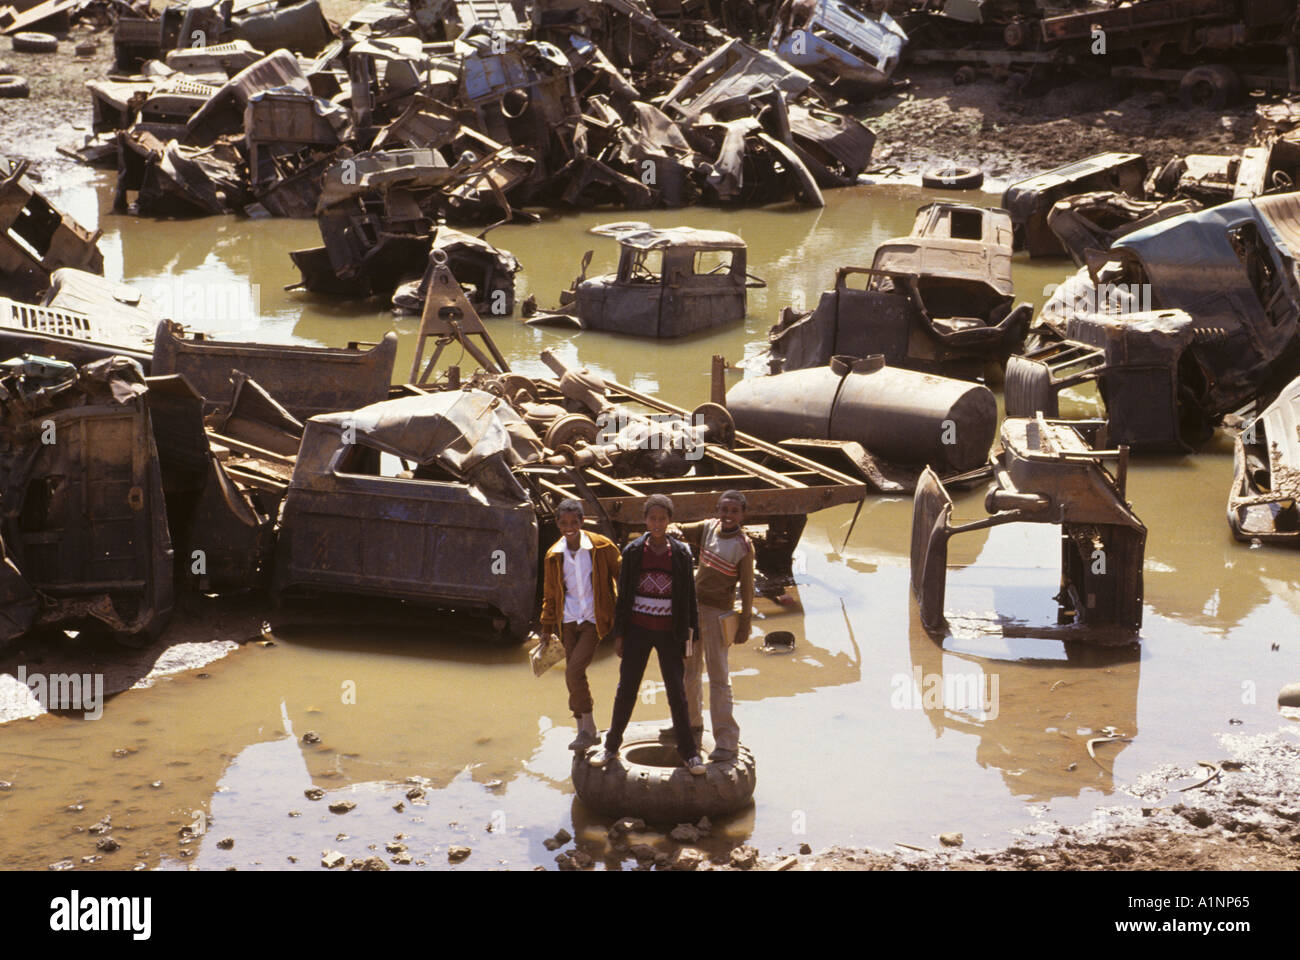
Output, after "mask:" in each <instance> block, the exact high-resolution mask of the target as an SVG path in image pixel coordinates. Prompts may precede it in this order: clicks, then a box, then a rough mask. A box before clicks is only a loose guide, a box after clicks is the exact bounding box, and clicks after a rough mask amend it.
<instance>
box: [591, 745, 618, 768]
mask: <svg viewBox="0 0 1300 960" xmlns="http://www.w3.org/2000/svg"><path fill="white" fill-rule="evenodd" d="M617 759H618V751H617V750H604V749H601V750H597V751H596V752H595V753H594V754H592V755H591V757H590V758H588V760H587V762H588V763H589V764H591V765H592V766H593V767H603V766H605V764H607V763H609V762H610V761H611V760H617Z"/></svg>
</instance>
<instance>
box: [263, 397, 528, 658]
mask: <svg viewBox="0 0 1300 960" xmlns="http://www.w3.org/2000/svg"><path fill="white" fill-rule="evenodd" d="M494 402H495V403H499V401H496V400H494V398H493V397H491V395H488V394H481V393H478V392H474V391H471V392H467V393H459V392H457V393H449V394H445V395H437V394H426V395H422V396H414V397H407V398H405V399H401V400H393V401H386V402H385V403H380V404H375V405H373V406H371V407H369V408H365V409H362V410H358V411H355V412H354V413H349V414H345V415H335V416H319V417H314V418H313V419H312V420H310V421H309V422H308V423H307V429H306V432H305V434H304V436H303V443H302V450H301V453H300V454H299V456H298V459H297V465H296V466H295V468H294V474H293V482H292V483H291V484H290V487H289V490H288V492H287V493H286V495H285V499H284V505H283V509H282V512H281V522H280V526H281V531H280V538H279V542H278V544H277V558H276V568H275V589H276V591H277V592H279V593H286V592H296V591H302V590H311V589H316V590H327V591H331V592H336V591H340V590H341V591H345V592H349V593H359V594H366V595H372V596H382V597H391V598H396V599H403V600H409V601H415V602H419V603H422V604H426V605H432V606H446V607H452V608H457V609H462V610H470V611H482V612H486V613H488V614H489V615H492V616H495V617H498V618H501V619H504V621H505V632H506V633H507V634H508V635H509V636H511V637H513V638H515V639H522V637H523V636H524V634H525V633H526V632H527V629H528V624H529V621H530V620H531V618H532V614H533V605H534V602H535V598H536V576H537V568H538V531H537V517H536V514H535V512H534V508H533V505H532V503H531V502H530V500H529V499H528V495H527V493H526V492H525V490H524V489H523V488H522V487H520V486H519V485H518V483H517V482H505V481H506V480H507V478H509V479H510V480H511V481H512V475H511V474H510V473H509V471H508V469H507V470H505V472H504V473H502V472H501V470H502V467H504V466H505V464H506V461H505V460H503V457H504V455H505V454H506V453H508V452H509V451H510V450H511V449H513V448H512V445H511V442H510V440H509V438H508V437H507V431H506V429H505V427H504V424H502V423H501V422H499V421H498V419H496V418H494V417H491V416H488V417H484V414H486V413H487V412H488V411H489V410H490V409H492V407H491V406H490V404H492V403H494ZM462 403H469V404H471V405H473V406H474V407H475V408H476V409H477V410H479V411H480V413H479V414H478V415H477V416H474V415H473V414H469V415H468V416H469V419H465V417H463V416H459V415H457V414H456V413H455V408H456V405H457V404H462ZM470 424H474V427H473V429H474V430H475V431H476V432H474V433H472V432H469V431H470ZM416 427H419V429H416ZM485 427H486V428H487V430H488V432H487V433H486V434H485V433H484V428H485ZM493 431H495V436H496V439H495V441H493V439H492V434H493ZM485 450H486V451H488V452H487V453H486V455H484V453H485ZM381 452H382V453H384V454H388V455H389V456H392V457H400V458H402V459H403V460H411V461H414V463H415V464H417V466H416V468H415V469H414V470H413V471H411V470H406V471H400V473H399V475H387V476H385V475H381V470H382V469H383V467H382V464H383V461H382V460H381ZM511 485H513V488H514V490H513V493H512V492H511V491H510V489H509V487H510V486H511Z"/></svg>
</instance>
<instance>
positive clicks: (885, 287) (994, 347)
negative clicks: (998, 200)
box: [768, 202, 1033, 379]
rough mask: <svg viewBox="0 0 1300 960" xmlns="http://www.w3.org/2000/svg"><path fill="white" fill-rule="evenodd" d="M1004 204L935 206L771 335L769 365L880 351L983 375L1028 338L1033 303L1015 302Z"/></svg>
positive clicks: (913, 364)
mask: <svg viewBox="0 0 1300 960" xmlns="http://www.w3.org/2000/svg"><path fill="white" fill-rule="evenodd" d="M1013 293H1014V289H1013V286H1012V281H1011V218H1010V216H1009V215H1008V214H1007V212H1006V211H1005V210H996V209H994V210H990V209H986V208H983V207H976V206H972V205H970V204H964V203H946V202H943V203H931V204H927V205H926V206H923V207H921V208H920V209H919V210H917V212H916V220H915V222H914V223H913V225H912V232H911V233H910V234H909V235H908V236H906V237H898V238H896V239H893V240H887V241H885V242H884V243H882V244H881V245H880V246H879V247H877V248H876V253H875V256H874V258H873V259H872V262H871V267H870V268H869V269H868V268H864V267H841V268H840V269H839V270H838V271H837V273H836V275H835V287H834V288H833V289H832V290H828V291H826V292H825V293H823V294H822V297H821V300H820V302H819V303H818V304H817V308H816V309H815V310H814V311H813V312H812V313H811V314H809V315H806V316H800V315H799V314H798V313H797V312H795V311H793V310H791V309H789V308H787V309H786V310H785V311H784V312H783V313H782V316H781V319H780V320H779V321H778V323H777V324H776V325H775V326H774V327H773V328H772V330H771V331H770V332H769V334H768V344H769V347H768V357H769V367H770V369H771V372H773V373H778V372H781V371H783V370H798V369H802V368H805V367H814V366H820V365H821V364H825V363H828V362H830V359H831V357H832V356H835V355H843V356H851V357H865V356H869V355H871V354H877V353H878V354H881V355H882V356H883V357H884V358H885V362H886V363H888V364H889V365H890V366H897V367H907V368H909V369H912V370H921V371H923V372H927V373H938V374H942V375H943V376H952V377H963V378H967V379H976V378H978V377H979V376H981V375H983V373H984V372H985V369H986V367H987V366H988V365H989V364H990V363H995V364H1002V363H1005V361H1006V358H1007V357H1008V356H1009V355H1010V354H1012V353H1013V352H1015V351H1017V350H1019V349H1020V347H1021V345H1022V344H1023V343H1024V338H1025V334H1026V332H1027V331H1028V329H1029V321H1030V319H1031V317H1032V313H1033V309H1032V307H1031V306H1030V305H1029V304H1028V303H1022V304H1020V305H1018V306H1017V305H1016V304H1015V302H1014V298H1013Z"/></svg>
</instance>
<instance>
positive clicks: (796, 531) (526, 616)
mask: <svg viewBox="0 0 1300 960" xmlns="http://www.w3.org/2000/svg"><path fill="white" fill-rule="evenodd" d="M85 277H89V281H86V280H85ZM61 280H62V281H63V283H62V286H63V287H64V289H65V290H67V289H70V288H73V289H76V290H80V291H81V295H82V296H83V297H89V298H91V299H94V298H95V297H98V298H99V299H100V300H103V299H104V298H105V297H110V296H112V295H113V293H114V292H113V291H108V292H106V291H105V289H104V288H103V283H104V282H103V281H102V278H95V277H93V276H92V275H88V274H86V275H84V276H83V278H82V280H75V279H73V278H71V277H69V276H68V275H67V274H64V275H63V276H62V277H61ZM96 280H98V281H99V284H98V285H97V284H96V283H95V282H94V281H96ZM424 287H425V299H424V305H423V312H422V317H421V326H420V333H419V340H418V344H417V349H416V354H415V357H414V359H413V361H412V366H411V370H410V373H409V376H408V377H407V378H406V382H400V383H397V384H395V385H394V384H393V382H392V381H393V366H394V362H395V358H396V350H397V338H396V335H395V334H392V333H390V334H388V335H387V336H386V337H385V338H384V339H383V340H382V341H381V342H380V343H377V344H360V343H353V344H349V345H348V346H347V347H345V348H341V349H335V348H323V347H305V346H278V345H268V344H260V343H237V342H226V341H214V340H211V339H209V338H206V337H204V336H202V335H200V334H188V333H186V332H185V331H184V330H183V329H182V328H180V327H179V326H178V325H176V324H174V323H172V322H171V321H169V320H166V319H163V320H161V321H160V322H159V324H158V326H157V329H156V331H155V333H154V336H153V343H152V350H151V351H149V352H145V351H143V350H141V349H138V345H137V348H136V349H131V348H129V347H127V348H121V347H114V346H111V345H107V344H104V343H100V342H96V341H94V340H92V339H90V337H89V333H90V332H91V331H89V330H87V329H85V328H82V327H75V326H74V327H69V326H68V325H67V324H66V322H64V321H66V319H67V318H68V317H69V316H79V314H77V313H75V312H73V311H70V310H67V309H54V308H45V307H31V310H32V311H34V313H33V314H32V317H33V320H32V322H31V323H30V324H29V325H28V326H26V327H16V326H8V325H7V326H5V327H3V328H0V348H3V349H0V352H2V353H3V354H4V355H6V356H9V355H13V354H15V353H17V354H18V355H17V356H16V357H15V359H13V360H10V361H8V362H7V363H5V364H3V365H0V427H3V429H0V503H2V504H3V513H2V515H0V561H2V566H0V641H7V640H12V639H14V638H16V637H20V636H23V635H27V634H31V633H33V632H39V631H44V630H59V629H69V628H84V627H87V626H90V627H95V628H97V629H101V630H107V631H109V632H111V633H112V634H114V635H116V636H119V637H123V638H129V637H139V636H155V635H157V634H158V633H159V632H161V631H162V629H163V628H164V627H165V625H166V623H167V620H168V616H169V613H170V611H171V609H172V606H173V604H174V602H175V598H176V596H177V595H178V593H179V592H180V591H182V590H184V589H187V588H188V589H192V590H201V591H203V592H206V593H224V592H230V591H247V590H250V589H265V590H269V591H270V592H271V593H272V594H273V595H274V596H276V597H294V596H299V595H304V594H305V595H313V594H339V593H342V594H358V595H366V596H372V597H382V598H389V599H392V600H398V601H405V602H407V603H410V604H415V605H418V606H424V607H436V608H443V609H450V610H455V611H464V612H468V613H470V614H478V615H480V616H483V617H486V618H488V619H490V620H491V621H492V628H493V630H495V631H497V632H499V633H500V634H502V635H504V636H507V637H509V638H512V639H516V640H517V639H520V638H522V637H523V636H524V635H525V634H526V633H527V631H528V629H529V627H530V624H531V622H532V621H533V619H534V615H535V611H536V609H537V601H538V595H539V580H538V572H539V564H540V560H541V555H542V553H541V546H542V545H543V544H544V543H546V542H549V539H548V538H550V539H553V538H554V536H555V528H554V511H555V508H556V506H557V505H558V503H559V502H560V500H562V499H564V498H567V497H573V498H576V499H579V500H582V501H583V502H584V503H585V504H586V505H587V512H588V517H589V521H590V523H591V524H592V526H593V527H594V528H595V529H598V530H600V531H602V532H604V533H606V534H607V535H609V536H611V537H612V538H614V539H615V540H616V541H619V542H621V541H622V540H623V539H625V538H626V537H627V536H628V535H629V534H630V533H631V532H633V531H635V530H637V529H639V527H640V526H641V523H642V508H643V504H644V502H645V499H646V497H648V496H650V495H651V494H654V493H668V494H670V495H671V496H672V497H673V501H674V504H675V506H676V516H677V517H678V518H679V519H681V520H694V519H701V518H704V517H707V516H709V515H711V513H712V511H713V509H714V507H715V504H716V500H717V496H718V494H719V493H720V492H721V491H722V490H725V489H732V488H734V489H740V490H743V491H744V492H745V495H746V497H747V498H748V500H749V510H748V517H747V521H748V522H749V523H751V524H753V525H754V531H755V534H756V546H757V560H758V566H759V571H760V573H761V574H762V575H763V576H764V577H765V578H767V582H768V583H769V584H772V585H775V586H773V589H778V590H779V589H780V585H781V584H783V583H788V582H789V577H790V572H791V557H792V555H793V552H794V549H795V547H796V545H797V544H798V541H799V538H800V536H801V534H802V530H803V526H804V523H805V520H806V514H808V513H809V512H812V511H815V510H819V509H822V508H824V507H829V506H834V505H837V504H842V503H851V502H855V501H858V502H860V501H861V499H862V497H863V495H864V494H865V492H866V485H865V484H864V483H862V482H861V481H859V480H857V479H855V478H853V477H850V476H848V475H846V474H844V473H841V472H838V471H836V470H834V469H831V468H828V467H826V466H823V465H822V464H820V463H818V462H816V461H814V460H812V459H809V458H807V457H804V456H802V455H801V454H800V452H799V451H798V450H797V449H795V448H791V447H784V446H781V445H778V444H771V443H767V442H765V441H763V440H760V439H758V438H757V437H753V436H750V435H748V434H746V433H744V432H741V431H738V430H736V428H735V424H734V422H733V421H732V419H731V417H730V415H729V414H728V413H727V410H726V409H725V408H724V407H722V406H720V405H717V404H712V403H709V404H704V405H702V406H701V407H699V408H697V409H696V410H694V411H688V410H685V409H682V408H679V407H676V406H673V405H671V404H669V403H666V402H664V401H662V400H659V399H657V398H655V397H650V396H646V395H644V394H641V393H639V392H637V391H634V390H632V389H630V388H628V387H624V386H622V385H620V384H617V383H613V382H610V381H605V380H602V379H601V378H600V377H598V376H595V375H593V374H590V373H588V372H587V371H585V370H572V369H567V368H565V367H564V365H563V364H561V363H560V362H559V361H558V360H556V359H555V358H554V357H552V356H551V355H550V354H549V353H544V354H543V360H544V361H545V362H546V363H547V364H548V365H549V366H550V367H551V369H552V370H553V371H554V372H555V374H556V375H555V377H553V378H535V377H526V376H523V375H520V374H518V373H514V372H512V371H511V370H510V368H509V365H508V364H507V363H506V361H505V359H504V358H503V357H502V356H501V354H500V353H499V351H498V350H497V349H496V347H495V345H494V344H493V343H492V340H491V338H490V336H489V335H488V333H487V330H486V328H485V327H484V326H483V324H482V322H481V320H480V319H479V317H478V315H477V314H476V313H475V311H474V308H473V306H472V305H471V303H470V302H469V301H468V300H467V299H466V297H465V295H464V291H463V290H462V289H461V287H460V285H459V284H458V283H457V282H456V280H455V278H454V277H453V276H452V275H451V273H450V270H449V268H448V262H447V258H446V257H445V256H443V255H441V254H440V253H439V254H438V255H437V256H435V257H434V259H433V261H432V262H431V264H430V267H429V275H428V277H427V278H426V282H425V284H424ZM116 295H117V296H122V292H121V288H120V287H119V288H118V290H117V291H116ZM126 299H130V298H129V297H127V298H126ZM7 303H12V302H7ZM121 306H122V307H123V308H124V309H129V310H141V309H143V308H142V307H140V306H138V305H135V306H132V305H130V304H121ZM118 319H121V318H118ZM45 321H48V322H45ZM105 329H117V330H119V332H120V331H121V330H122V329H123V328H121V327H115V328H114V327H111V326H110V327H108V328H105V327H100V328H98V329H97V331H95V332H97V333H102V332H104V330H105ZM454 342H459V343H460V344H461V345H462V346H463V347H464V349H465V351H466V352H467V353H468V354H469V356H471V357H473V358H474V361H475V362H476V363H477V364H478V369H477V370H476V371H475V372H474V373H473V374H472V375H471V376H468V377H465V378H462V376H461V371H460V369H459V367H457V366H450V367H446V368H445V369H441V370H440V368H439V365H438V361H439V360H440V358H441V356H442V354H443V351H444V348H445V347H446V346H447V345H448V344H450V343H454ZM430 343H432V344H434V348H433V350H432V351H431V352H430V353H429V355H428V356H427V357H426V350H425V348H426V346H427V345H428V344H430ZM33 350H39V355H37V354H35V353H33V352H32V351H33Z"/></svg>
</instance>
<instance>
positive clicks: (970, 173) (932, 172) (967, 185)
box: [921, 164, 984, 190]
mask: <svg viewBox="0 0 1300 960" xmlns="http://www.w3.org/2000/svg"><path fill="white" fill-rule="evenodd" d="M983 183H984V171H983V170H980V169H977V168H976V167H959V166H956V165H953V164H950V165H948V166H944V167H931V168H930V169H929V170H927V171H925V173H923V174H921V186H923V187H930V188H931V189H933V190H974V189H975V188H976V187H978V186H980V185H982V184H983Z"/></svg>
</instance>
